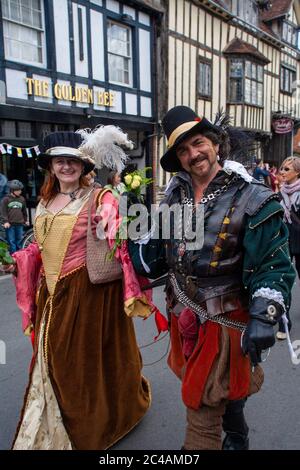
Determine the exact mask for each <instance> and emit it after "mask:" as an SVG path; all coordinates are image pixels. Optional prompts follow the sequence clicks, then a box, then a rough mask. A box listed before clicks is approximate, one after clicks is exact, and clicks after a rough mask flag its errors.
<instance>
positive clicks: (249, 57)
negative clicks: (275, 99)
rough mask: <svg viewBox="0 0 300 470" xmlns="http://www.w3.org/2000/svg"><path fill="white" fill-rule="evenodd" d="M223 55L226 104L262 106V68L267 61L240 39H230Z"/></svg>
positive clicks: (256, 50)
mask: <svg viewBox="0 0 300 470" xmlns="http://www.w3.org/2000/svg"><path fill="white" fill-rule="evenodd" d="M223 54H224V55H225V57H228V102H229V103H247V104H249V105H252V106H263V102H264V97H263V89H264V66H265V65H267V64H268V63H269V62H270V61H269V59H267V57H265V56H264V55H263V54H262V53H261V52H260V51H259V50H258V49H257V48H256V47H254V46H253V45H252V44H249V43H247V42H245V41H242V40H241V39H240V38H234V39H232V41H230V43H229V44H228V45H227V46H226V47H225V49H224V50H223Z"/></svg>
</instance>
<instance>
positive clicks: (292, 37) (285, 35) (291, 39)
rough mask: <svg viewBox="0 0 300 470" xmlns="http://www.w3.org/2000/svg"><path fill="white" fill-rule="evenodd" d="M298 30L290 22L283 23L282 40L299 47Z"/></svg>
mask: <svg viewBox="0 0 300 470" xmlns="http://www.w3.org/2000/svg"><path fill="white" fill-rule="evenodd" d="M297 35H298V31H297V28H295V26H294V25H293V24H291V23H289V22H288V21H283V22H282V40H283V41H285V42H288V43H289V44H292V46H294V47H297Z"/></svg>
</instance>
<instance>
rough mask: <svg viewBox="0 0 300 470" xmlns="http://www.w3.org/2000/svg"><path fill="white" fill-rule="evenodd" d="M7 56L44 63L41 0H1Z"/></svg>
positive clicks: (29, 61) (27, 61) (20, 60)
mask: <svg viewBox="0 0 300 470" xmlns="http://www.w3.org/2000/svg"><path fill="white" fill-rule="evenodd" d="M1 4H2V16H3V34H4V47H5V58H6V59H10V60H16V61H19V62H26V63H32V64H43V63H44V53H43V44H44V26H43V12H42V1H41V0H1Z"/></svg>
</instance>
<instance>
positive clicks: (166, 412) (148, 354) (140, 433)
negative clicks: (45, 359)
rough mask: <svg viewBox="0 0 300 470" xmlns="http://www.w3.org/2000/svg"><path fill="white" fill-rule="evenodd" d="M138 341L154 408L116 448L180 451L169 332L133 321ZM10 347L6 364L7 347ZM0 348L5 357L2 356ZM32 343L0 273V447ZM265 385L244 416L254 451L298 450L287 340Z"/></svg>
mask: <svg viewBox="0 0 300 470" xmlns="http://www.w3.org/2000/svg"><path fill="white" fill-rule="evenodd" d="M299 286H300V283H299V280H297V282H296V284H295V286H294V289H293V303H292V309H291V317H292V320H293V329H292V341H294V340H299V345H297V349H298V350H299V351H298V358H299V362H300V307H299V305H300V289H299ZM154 295H155V300H156V303H157V304H158V306H159V307H160V308H161V310H162V312H164V294H163V292H162V289H161V288H157V289H155V293H154ZM135 326H136V332H137V339H138V344H139V345H140V346H141V353H142V356H143V361H144V372H143V373H144V375H145V376H146V377H147V378H148V379H149V380H150V382H151V386H152V406H151V408H150V410H149V411H148V413H147V415H146V416H145V417H144V419H143V420H142V421H141V423H140V424H139V425H138V426H137V427H136V428H135V429H133V431H132V432H131V433H130V434H128V435H127V436H126V437H125V438H123V439H122V440H121V441H119V442H118V443H117V444H116V445H115V446H114V447H113V449H117V450H134V449H137V450H178V449H180V448H181V446H182V444H183V439H184V429H185V409H184V406H183V404H182V401H181V391H180V382H179V381H178V379H177V378H176V377H175V376H174V375H173V374H172V372H171V371H170V370H169V368H168V366H167V364H166V355H167V351H168V347H169V337H168V335H166V336H164V337H163V335H161V337H162V339H160V340H159V341H156V342H155V343H154V344H150V346H147V345H148V344H149V343H152V342H153V338H154V336H155V335H156V334H157V332H156V328H155V324H154V319H153V318H152V317H151V318H149V319H147V320H146V321H143V320H141V319H136V320H135ZM3 342H4V343H5V345H6V364H1V362H4V361H3V345H4V343H3ZM1 352H2V355H1ZM30 358H31V345H30V343H29V340H28V339H27V338H25V337H24V336H23V334H22V332H21V321H20V314H19V311H18V309H17V306H16V302H15V292H14V286H13V282H12V279H11V278H10V277H2V278H1V277H0V450H3V449H9V447H10V444H11V441H12V439H13V436H14V432H15V429H16V426H17V422H18V416H19V413H20V410H21V407H22V402H23V394H24V391H25V388H26V385H27V379H28V367H29V362H30ZM263 366H264V370H265V383H264V385H263V388H262V390H261V392H260V393H258V394H256V395H253V396H252V397H250V398H249V400H248V401H247V405H246V416H247V421H248V424H249V428H250V446H251V449H274V450H281V449H282V450H283V449H300V432H299V422H300V406H299V405H300V399H299V385H300V364H299V365H293V364H292V362H291V360H290V357H289V352H288V347H287V342H286V341H281V342H278V341H277V343H276V345H275V346H274V347H273V348H272V350H271V354H270V356H269V357H268V359H267V361H266V362H265V364H264V365H263Z"/></svg>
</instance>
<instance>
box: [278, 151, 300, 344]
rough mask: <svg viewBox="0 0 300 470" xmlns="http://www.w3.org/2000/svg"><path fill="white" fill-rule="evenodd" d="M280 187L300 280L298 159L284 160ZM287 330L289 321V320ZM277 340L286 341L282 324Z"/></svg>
mask: <svg viewBox="0 0 300 470" xmlns="http://www.w3.org/2000/svg"><path fill="white" fill-rule="evenodd" d="M280 175H281V178H282V186H281V188H280V196H281V205H282V207H283V209H284V221H285V223H286V224H287V227H288V229H289V247H290V253H291V257H292V259H293V258H295V266H296V270H297V273H298V277H299V278H300V158H299V157H288V158H286V159H285V160H284V161H283V162H282V164H281V168H280ZM289 328H291V321H290V318H289ZM276 337H277V339H286V337H287V335H286V332H285V329H284V325H283V323H282V322H280V323H279V331H278V332H277V334H276Z"/></svg>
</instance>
